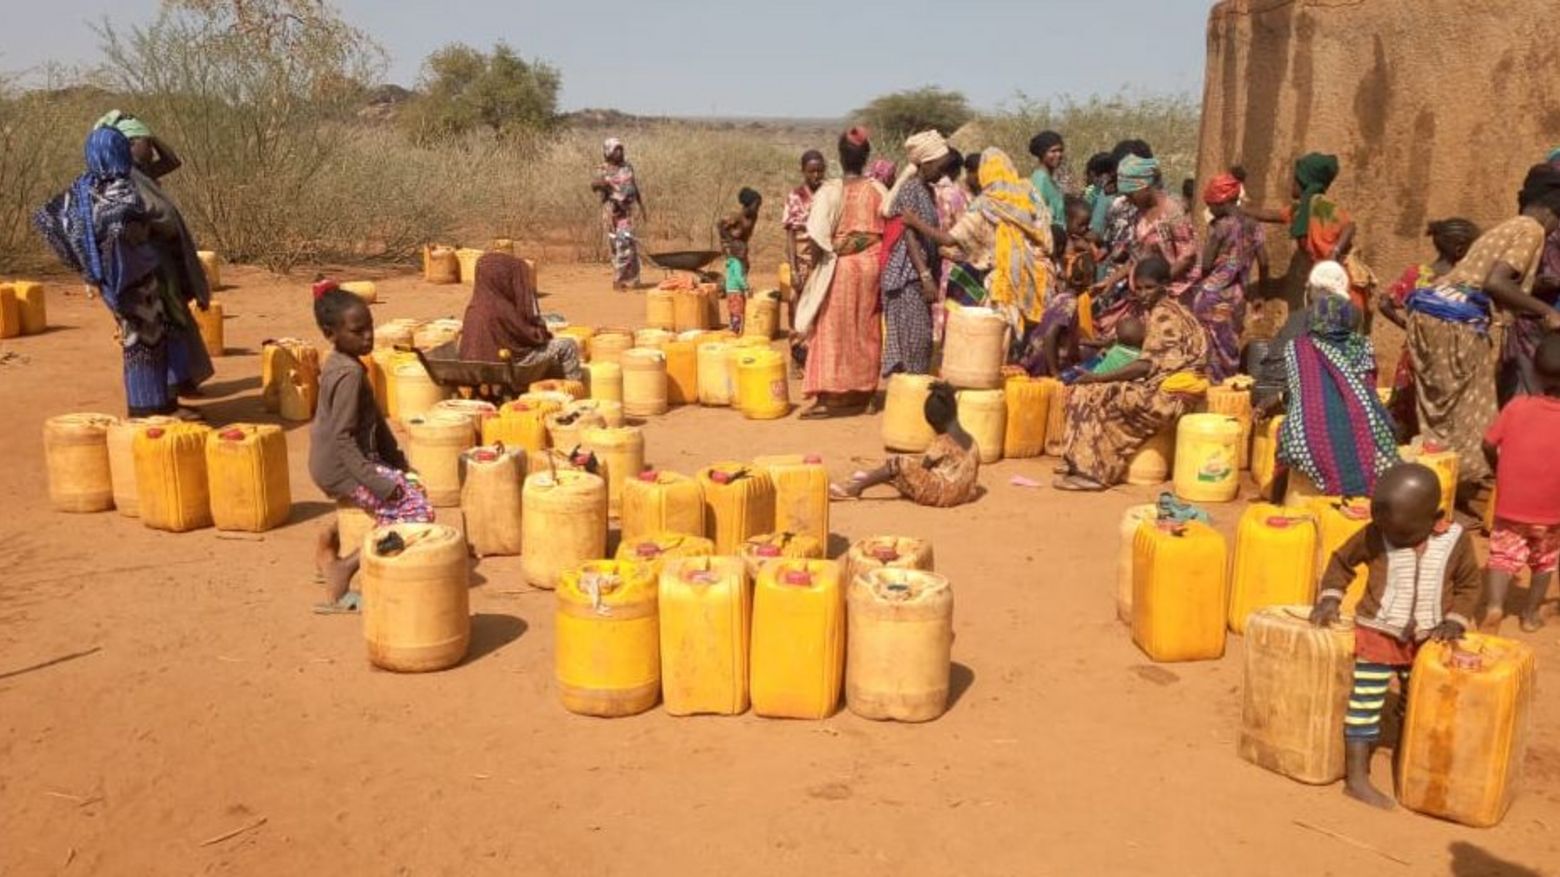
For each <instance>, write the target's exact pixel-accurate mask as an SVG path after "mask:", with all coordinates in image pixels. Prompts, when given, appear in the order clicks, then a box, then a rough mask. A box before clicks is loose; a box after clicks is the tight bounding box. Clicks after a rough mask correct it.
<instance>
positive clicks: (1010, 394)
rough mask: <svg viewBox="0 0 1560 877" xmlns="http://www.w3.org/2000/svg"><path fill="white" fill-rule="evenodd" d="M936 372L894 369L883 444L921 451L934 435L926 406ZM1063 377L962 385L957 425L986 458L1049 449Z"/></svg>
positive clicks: (1017, 377)
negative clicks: (986, 386) (987, 385)
mask: <svg viewBox="0 0 1560 877" xmlns="http://www.w3.org/2000/svg"><path fill="white" fill-rule="evenodd" d="M936 380H937V379H936V378H933V377H932V376H930V375H909V374H895V375H893V376H892V377H890V378H889V380H888V389H887V391H886V393H885V396H884V405H883V426H882V436H883V445H884V447H886V448H888V449H889V450H892V451H901V452H906V453H920V452H922V451H925V450H926V448H927V447H928V446H929V445H930V444H931V442H932V439H933V438H934V437H935V436H936V433H935V432H933V430H932V427H931V425H930V424H928V423H927V422H926V415H925V413H924V409H925V406H926V399H927V397H928V396H929V395H931V389H932V384H933V383H934V382H936ZM1063 389H1064V388H1063V386H1062V383H1061V381H1058V380H1056V379H1054V378H1031V377H1028V376H1027V375H1022V374H1012V375H1008V376H1007V377H1005V378H1004V380H1003V383H1002V384H1001V385H1000V386H999V387H997V388H994V389H967V390H959V391H958V393H957V399H958V419H959V425H960V426H961V427H963V428H964V431H965V432H968V433H969V434H970V436H971V437H972V438H974V439H975V445H976V449H977V450H978V452H979V454H980V460H981V462H982V463H994V462H996V461H998V460H1001V459H1003V458H1012V459H1019V458H1027V457H1038V456H1040V455H1041V454H1043V453H1046V447H1047V437H1048V435H1050V434H1051V433H1052V431H1053V429H1052V420H1053V409H1059V408H1061V407H1062V406H1064V405H1065V404H1066V403H1065V395H1064V393H1063Z"/></svg>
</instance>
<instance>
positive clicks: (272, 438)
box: [43, 414, 292, 532]
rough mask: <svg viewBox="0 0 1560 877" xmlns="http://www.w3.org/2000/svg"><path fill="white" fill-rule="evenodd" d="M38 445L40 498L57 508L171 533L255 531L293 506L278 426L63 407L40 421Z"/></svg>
mask: <svg viewBox="0 0 1560 877" xmlns="http://www.w3.org/2000/svg"><path fill="white" fill-rule="evenodd" d="M43 445H44V457H45V464H46V465H45V468H46V469H47V471H48V477H49V499H50V502H51V504H52V505H53V506H54V508H55V509H57V510H59V511H63V512H102V511H108V510H109V509H114V508H117V509H119V511H120V513H121V514H124V515H126V516H128V517H139V518H140V519H141V521H142V523H144V524H145V525H146V526H148V527H151V528H153V529H157V530H169V531H172V532H184V531H188V530H197V529H201V528H203V527H210V526H215V527H217V529H220V530H240V531H249V532H262V531H265V530H269V529H272V528H273V527H277V526H280V525H281V524H283V523H285V522H286V521H287V517H288V515H289V514H290V513H291V510H292V493H291V488H290V486H289V483H288V471H287V439H286V435H285V434H284V433H283V432H282V430H281V427H278V426H273V425H255V424H242V423H240V424H233V425H230V426H226V427H222V428H220V429H213V428H211V427H209V426H206V425H204V424H198V423H184V422H181V421H178V420H174V419H172V418H167V417H145V418H131V419H129V420H121V419H119V418H117V417H113V416H110V415H107V414H64V415H60V416H57V417H51V418H49V419H48V420H47V421H45V422H44V425H43Z"/></svg>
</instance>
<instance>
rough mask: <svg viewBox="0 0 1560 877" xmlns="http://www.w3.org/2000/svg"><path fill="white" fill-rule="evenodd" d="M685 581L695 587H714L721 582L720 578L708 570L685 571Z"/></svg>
mask: <svg viewBox="0 0 1560 877" xmlns="http://www.w3.org/2000/svg"><path fill="white" fill-rule="evenodd" d="M683 581H685V582H689V583H692V584H695V585H713V584H715V583H716V582H718V581H720V576H717V575H716V574H715V573H714V572H712V571H710V570H707V569H687V570H683Z"/></svg>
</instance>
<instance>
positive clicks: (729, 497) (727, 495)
mask: <svg viewBox="0 0 1560 877" xmlns="http://www.w3.org/2000/svg"><path fill="white" fill-rule="evenodd" d="M698 478H699V487H700V488H701V489H702V490H703V492H704V535H706V536H708V537H709V538H710V539H713V540H714V541H715V552H716V553H717V554H736V553H737V550H738V549H739V548H740V547H741V546H742V543H743V542H744V541H746V540H747V539H748V537H750V536H757V535H758V534H760V533H772V532H774V529H775V483H774V481H773V480H771V479H770V477H769V473H768V472H765V471H764V470H763V469H761V468H759V467H757V466H753V465H749V464H747V463H738V462H733V461H726V462H721V463H716V464H715V465H713V466H709V467H707V468H704V469H700V470H699V475H698Z"/></svg>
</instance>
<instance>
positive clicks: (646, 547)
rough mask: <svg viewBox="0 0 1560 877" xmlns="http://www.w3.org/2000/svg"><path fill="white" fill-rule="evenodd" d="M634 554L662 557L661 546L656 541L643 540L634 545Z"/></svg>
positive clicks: (646, 556)
mask: <svg viewBox="0 0 1560 877" xmlns="http://www.w3.org/2000/svg"><path fill="white" fill-rule="evenodd" d="M634 554H635V555H637V556H639V557H643V558H655V557H660V556H661V546H659V545H657V544H655V543H654V542H641V543H639V544H638V545H635V546H634Z"/></svg>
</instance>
